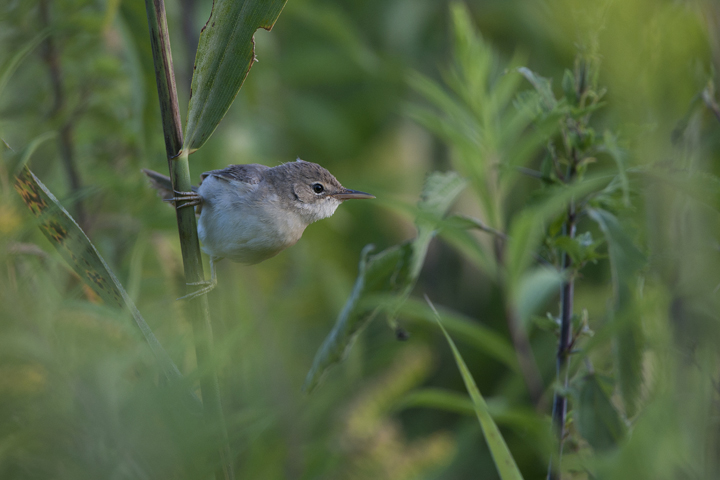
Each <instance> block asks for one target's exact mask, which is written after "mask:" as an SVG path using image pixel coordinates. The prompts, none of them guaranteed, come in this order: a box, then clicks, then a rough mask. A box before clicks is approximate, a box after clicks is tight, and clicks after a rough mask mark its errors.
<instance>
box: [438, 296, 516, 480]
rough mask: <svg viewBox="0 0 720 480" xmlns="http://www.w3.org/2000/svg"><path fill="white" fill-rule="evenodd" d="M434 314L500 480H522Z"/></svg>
mask: <svg viewBox="0 0 720 480" xmlns="http://www.w3.org/2000/svg"><path fill="white" fill-rule="evenodd" d="M425 300H427V302H428V304H429V305H430V308H432V309H433V310H435V307H434V306H433V304H432V303H431V302H430V300H429V299H428V298H427V297H425ZM435 312H436V317H435V319H436V320H437V323H438V325H439V326H440V329H441V330H442V332H443V335H445V338H446V339H447V341H448V344H450V348H451V349H452V352H453V356H454V357H455V363H457V366H458V369H459V370H460V374H461V375H462V378H463V381H464V382H465V387H466V388H467V390H468V393H469V394H470V399H471V400H472V402H473V408H474V409H475V415H476V416H477V419H478V422H480V428H481V429H482V432H483V435H484V436H485V441H486V442H487V444H488V448H489V449H490V453H491V454H492V457H493V461H494V462H495V467H496V468H497V471H498V474H499V475H500V478H501V479H502V480H522V478H523V477H522V474H520V470H519V469H518V467H517V464H516V463H515V459H514V458H513V456H512V454H511V453H510V450H509V449H508V447H507V444H506V443H505V440H504V439H503V437H502V435H501V434H500V429H499V428H498V426H497V424H496V423H495V422H494V421H493V419H492V417H491V416H490V412H489V411H488V406H487V403H485V399H484V398H483V397H482V395H481V394H480V390H478V388H477V385H476V384H475V380H474V379H473V377H472V375H471V374H470V370H468V368H467V365H466V364H465V360H463V358H462V356H461V355H460V352H459V351H458V349H457V347H456V346H455V342H453V339H452V338H451V337H450V335H449V334H448V333H447V331H446V330H445V327H444V326H443V324H442V322H441V321H440V315H439V314H437V311H436V310H435Z"/></svg>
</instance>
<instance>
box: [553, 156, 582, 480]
mask: <svg viewBox="0 0 720 480" xmlns="http://www.w3.org/2000/svg"><path fill="white" fill-rule="evenodd" d="M571 158H572V162H573V163H572V165H571V166H570V168H569V169H568V174H567V178H568V179H569V180H570V179H572V178H573V177H574V176H575V165H577V155H576V154H575V152H574V151H573V155H571ZM576 216H577V212H576V210H575V203H574V201H572V200H571V201H570V205H568V218H567V221H566V222H565V225H563V234H564V235H567V236H569V237H570V238H575V229H576V220H577V218H576ZM562 268H563V271H564V272H565V274H566V275H570V276H569V277H568V279H567V281H566V282H564V283H563V285H562V290H561V291H560V340H559V341H558V349H557V357H556V360H555V373H556V377H557V384H558V385H562V390H563V391H556V392H555V395H554V396H553V410H552V421H553V426H554V428H555V433H556V435H557V439H558V445H559V447H558V457H557V467H553V460H552V458H551V459H550V462H549V465H548V474H547V478H548V480H558V479H559V478H560V461H561V459H562V452H563V439H564V438H565V417H566V415H567V397H566V396H565V392H566V391H567V388H568V371H567V363H568V358H569V357H570V352H571V349H572V312H573V296H574V295H573V294H574V288H575V284H574V279H573V276H572V275H571V272H570V271H571V269H572V259H571V258H570V255H568V254H567V253H563V255H562ZM558 388H559V387H558Z"/></svg>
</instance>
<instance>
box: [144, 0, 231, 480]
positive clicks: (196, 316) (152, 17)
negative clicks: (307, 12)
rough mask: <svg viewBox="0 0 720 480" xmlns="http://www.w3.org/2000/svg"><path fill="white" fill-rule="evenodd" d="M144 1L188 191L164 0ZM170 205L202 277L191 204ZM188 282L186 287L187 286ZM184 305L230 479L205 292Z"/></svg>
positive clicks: (172, 140)
mask: <svg viewBox="0 0 720 480" xmlns="http://www.w3.org/2000/svg"><path fill="white" fill-rule="evenodd" d="M145 7H146V10H147V17H148V25H149V27H150V43H151V46H152V52H153V60H154V63H155V78H156V80H157V87H158V96H159V99H160V113H161V116H162V123H163V132H164V135H165V149H166V151H167V156H168V167H169V169H170V178H171V179H172V183H173V188H174V189H175V190H177V191H183V192H189V191H190V189H191V181H190V169H189V166H188V155H187V153H183V154H181V152H180V150H181V148H182V143H183V138H182V126H181V122H180V109H179V107H178V99H177V89H176V87H175V73H174V70H173V62H172V52H171V50H170V36H169V33H168V27H167V17H166V15H165V2H164V0H145ZM175 211H176V214H177V222H178V231H179V234H180V246H181V249H182V257H183V265H184V269H185V279H186V282H187V283H196V282H202V281H203V280H204V278H205V277H204V274H203V266H202V258H201V254H200V243H199V241H198V236H197V224H196V220H195V212H194V210H193V209H192V208H180V209H176V210H175ZM192 288H193V287H189V288H188V292H190V291H191V290H192ZM186 305H187V306H188V313H189V317H190V319H191V322H192V326H193V333H194V337H195V354H196V357H197V365H198V369H199V370H200V372H201V375H200V389H201V392H202V399H203V413H204V416H205V422H206V424H207V425H208V426H209V427H210V428H211V429H212V431H215V432H218V434H219V435H220V437H221V438H220V442H219V445H220V447H219V452H218V458H219V462H220V465H221V469H220V470H218V471H217V472H216V473H215V477H216V478H217V479H225V480H232V479H233V478H234V475H233V469H232V459H231V456H230V447H229V444H228V436H227V428H226V426H225V420H224V418H223V412H222V405H221V403H220V386H219V384H218V380H217V374H216V372H215V369H214V367H213V366H212V364H211V362H210V356H211V354H212V349H213V336H212V326H211V324H210V310H209V308H208V300H207V296H206V295H201V296H199V297H197V298H194V299H191V300H188V301H186Z"/></svg>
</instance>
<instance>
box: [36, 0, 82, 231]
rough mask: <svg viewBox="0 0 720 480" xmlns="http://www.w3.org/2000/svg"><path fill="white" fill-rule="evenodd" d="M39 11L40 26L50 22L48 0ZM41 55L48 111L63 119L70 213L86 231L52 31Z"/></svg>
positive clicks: (61, 135)
mask: <svg viewBox="0 0 720 480" xmlns="http://www.w3.org/2000/svg"><path fill="white" fill-rule="evenodd" d="M39 11H40V22H41V23H42V26H43V28H48V27H49V26H50V10H49V6H48V0H40V5H39ZM43 59H44V60H45V63H47V66H48V70H49V72H50V84H51V86H52V92H53V107H52V110H51V111H50V115H51V117H52V118H53V119H54V120H56V121H57V120H60V121H61V122H62V123H61V125H60V128H59V132H58V147H59V150H60V158H61V159H62V162H63V167H64V168H65V174H66V175H67V177H68V183H69V184H70V191H71V192H72V193H73V194H75V195H74V197H75V203H74V210H75V211H74V212H73V214H74V217H75V218H76V219H77V222H78V224H79V225H80V227H81V228H82V229H83V230H85V231H86V232H87V227H88V225H87V215H86V213H85V208H84V206H83V202H82V200H81V199H80V198H79V197H78V196H77V193H78V192H80V190H81V189H82V182H81V181H80V174H79V173H78V170H77V167H76V166H75V152H74V150H75V149H74V145H73V124H72V116H70V115H65V118H63V114H64V112H63V110H64V108H65V93H64V92H65V91H64V88H63V80H62V71H61V69H60V56H59V54H58V51H57V49H56V47H55V42H54V40H53V37H52V35H48V37H47V38H46V39H45V41H44V42H43Z"/></svg>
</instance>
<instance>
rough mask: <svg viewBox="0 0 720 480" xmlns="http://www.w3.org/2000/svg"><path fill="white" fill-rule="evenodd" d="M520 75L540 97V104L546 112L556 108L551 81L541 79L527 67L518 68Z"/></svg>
mask: <svg viewBox="0 0 720 480" xmlns="http://www.w3.org/2000/svg"><path fill="white" fill-rule="evenodd" d="M518 72H519V73H520V75H522V76H523V77H525V78H526V79H527V81H528V82H530V84H531V85H532V86H533V87H534V88H535V90H536V91H537V92H538V94H539V95H540V99H541V100H542V104H543V106H544V107H545V109H546V110H547V111H552V110H553V109H554V108H555V107H556V106H557V100H556V99H555V95H554V94H553V91H552V81H551V80H550V79H548V78H545V77H541V76H540V75H538V74H537V73H535V72H533V71H532V70H530V69H529V68H527V67H520V68H518Z"/></svg>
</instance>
